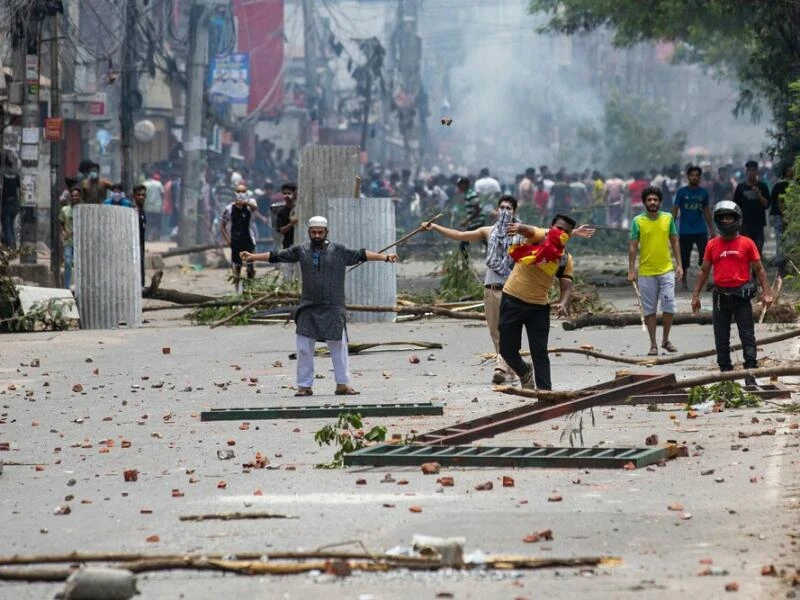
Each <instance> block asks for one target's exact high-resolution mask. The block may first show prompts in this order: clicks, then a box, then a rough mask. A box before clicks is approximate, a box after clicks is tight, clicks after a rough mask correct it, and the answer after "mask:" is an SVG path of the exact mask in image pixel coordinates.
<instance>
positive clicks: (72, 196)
mask: <svg viewBox="0 0 800 600" xmlns="http://www.w3.org/2000/svg"><path fill="white" fill-rule="evenodd" d="M82 195H83V194H82V192H81V188H79V187H74V188H72V189H71V190H70V191H69V204H65V205H64V206H62V207H61V211H60V212H59V213H58V222H59V223H60V224H61V242H62V243H63V245H64V287H65V288H67V289H69V288H70V285H72V262H73V260H74V256H75V254H74V246H73V245H72V207H73V206H75V205H76V204H80V203H81V197H82Z"/></svg>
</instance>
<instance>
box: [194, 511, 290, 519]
mask: <svg viewBox="0 0 800 600" xmlns="http://www.w3.org/2000/svg"><path fill="white" fill-rule="evenodd" d="M297 518H299V517H293V516H291V515H283V514H280V513H268V512H251V513H247V512H230V513H211V514H206V515H181V516H180V517H178V519H179V520H181V521H236V520H247V519H297Z"/></svg>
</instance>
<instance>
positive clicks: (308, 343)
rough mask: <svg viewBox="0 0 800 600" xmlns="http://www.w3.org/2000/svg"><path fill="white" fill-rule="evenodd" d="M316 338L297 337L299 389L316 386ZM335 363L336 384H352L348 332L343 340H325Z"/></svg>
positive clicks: (343, 336) (344, 334) (343, 335)
mask: <svg viewBox="0 0 800 600" xmlns="http://www.w3.org/2000/svg"><path fill="white" fill-rule="evenodd" d="M315 343H316V340H314V338H310V337H306V336H304V335H298V336H297V387H307V388H310V387H312V386H313V384H314V344H315ZM325 343H326V344H327V345H328V350H330V353H331V360H332V361H333V376H334V378H335V379H336V384H337V385H339V384H348V383H350V364H349V362H348V356H347V332H346V331H342V339H340V340H325Z"/></svg>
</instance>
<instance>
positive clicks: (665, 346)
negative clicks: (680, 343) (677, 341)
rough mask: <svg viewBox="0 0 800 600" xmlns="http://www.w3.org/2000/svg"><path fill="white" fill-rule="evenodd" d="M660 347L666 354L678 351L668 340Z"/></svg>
mask: <svg viewBox="0 0 800 600" xmlns="http://www.w3.org/2000/svg"><path fill="white" fill-rule="evenodd" d="M661 347H662V348H663V349H664V350H666V351H667V352H677V351H678V349H677V348H676V347H675V345H674V344H673V343H672V342H670V341H669V340H667V341H666V342H664V343H663V344H661Z"/></svg>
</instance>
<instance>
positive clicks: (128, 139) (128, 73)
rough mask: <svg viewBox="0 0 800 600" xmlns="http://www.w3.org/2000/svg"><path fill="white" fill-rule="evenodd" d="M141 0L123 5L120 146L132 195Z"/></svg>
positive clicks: (125, 184)
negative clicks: (137, 52) (138, 25)
mask: <svg viewBox="0 0 800 600" xmlns="http://www.w3.org/2000/svg"><path fill="white" fill-rule="evenodd" d="M137 2H138V0H127V1H126V2H123V7H124V8H123V10H124V17H123V18H124V21H123V22H124V23H125V33H124V36H125V38H124V41H123V45H122V67H121V69H122V73H121V76H122V82H121V89H120V111H119V125H120V143H121V146H122V189H123V190H125V191H126V192H128V193H130V191H131V189H132V188H133V181H134V170H133V169H134V165H133V112H134V111H135V110H138V108H139V102H138V99H139V96H138V89H137V88H138V87H139V86H138V80H139V67H138V65H137V61H136V48H135V45H136V39H137V36H136V23H137V21H138V19H139V14H138V12H139V11H138V6H137Z"/></svg>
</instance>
